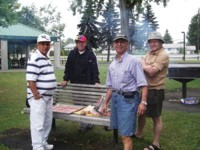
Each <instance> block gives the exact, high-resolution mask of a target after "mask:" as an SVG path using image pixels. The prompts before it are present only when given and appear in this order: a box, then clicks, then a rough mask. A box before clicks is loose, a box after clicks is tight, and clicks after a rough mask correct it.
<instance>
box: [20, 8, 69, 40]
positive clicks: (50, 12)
mask: <svg viewBox="0 0 200 150" xmlns="http://www.w3.org/2000/svg"><path fill="white" fill-rule="evenodd" d="M18 16H19V17H18V18H19V19H18V22H19V23H22V24H25V25H28V26H31V27H33V28H36V29H39V30H42V31H46V32H48V33H51V34H52V35H56V36H59V37H62V36H63V35H64V34H63V31H64V28H65V24H63V23H61V22H60V21H61V15H60V12H57V11H56V7H52V6H51V4H49V5H46V6H43V7H40V8H39V10H38V9H37V8H36V7H35V5H34V4H32V5H31V6H30V7H22V10H21V11H19V12H18Z"/></svg>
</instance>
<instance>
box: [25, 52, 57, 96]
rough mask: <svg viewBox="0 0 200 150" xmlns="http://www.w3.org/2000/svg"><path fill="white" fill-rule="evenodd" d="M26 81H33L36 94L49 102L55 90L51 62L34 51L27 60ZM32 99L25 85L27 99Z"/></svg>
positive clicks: (31, 94)
mask: <svg viewBox="0 0 200 150" xmlns="http://www.w3.org/2000/svg"><path fill="white" fill-rule="evenodd" d="M26 80H27V81H35V82H36V87H37V90H38V92H39V93H40V94H41V95H43V97H44V99H45V100H50V99H51V97H52V95H53V92H54V90H55V88H56V77H55V74H54V69H53V66H52V64H51V61H50V59H49V58H48V57H46V56H44V55H42V54H41V52H40V51H39V50H36V51H35V52H34V53H33V54H32V55H31V56H30V58H29V59H28V62H27V69H26ZM31 97H33V93H32V92H31V90H30V88H29V85H28V83H27V98H28V99H29V98H31Z"/></svg>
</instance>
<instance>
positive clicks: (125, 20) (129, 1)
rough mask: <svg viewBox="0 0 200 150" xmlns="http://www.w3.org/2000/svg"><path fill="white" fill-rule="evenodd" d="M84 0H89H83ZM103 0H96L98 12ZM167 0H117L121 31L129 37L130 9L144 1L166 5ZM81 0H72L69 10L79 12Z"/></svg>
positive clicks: (135, 8)
mask: <svg viewBox="0 0 200 150" xmlns="http://www.w3.org/2000/svg"><path fill="white" fill-rule="evenodd" d="M85 1H86V2H88V1H90V0H85ZM104 1H105V0H96V1H95V4H96V5H95V6H96V10H97V15H98V12H99V11H100V10H101V9H102V8H103V7H102V5H103V4H104ZM167 1H168V0H119V8H120V16H121V17H120V19H121V32H122V33H124V34H126V35H127V36H128V38H129V37H130V34H129V33H130V32H129V16H130V13H132V10H137V11H138V10H141V8H142V7H143V4H144V3H146V2H155V3H156V4H160V3H163V5H164V6H166V4H167ZM83 5H84V3H83V0H72V4H71V10H72V11H73V12H74V14H76V12H77V11H78V12H80V13H81V9H82V8H83Z"/></svg>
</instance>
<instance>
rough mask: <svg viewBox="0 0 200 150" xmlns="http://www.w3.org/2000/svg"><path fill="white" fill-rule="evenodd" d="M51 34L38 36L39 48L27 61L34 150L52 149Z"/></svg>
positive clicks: (52, 72)
mask: <svg viewBox="0 0 200 150" xmlns="http://www.w3.org/2000/svg"><path fill="white" fill-rule="evenodd" d="M50 43H51V39H50V37H49V35H46V34H41V35H39V36H38V38H37V50H36V51H35V52H34V53H33V54H32V55H31V56H30V58H29V60H28V63H27V70H26V80H27V99H28V103H29V105H30V128H31V139H32V146H33V150H50V149H53V145H51V144H48V143H47V139H48V136H49V133H50V130H51V125H52V107H53V98H52V95H53V91H54V90H55V88H56V78H55V74H54V70H53V66H52V64H51V61H50V59H49V58H48V57H47V53H48V51H49V49H50Z"/></svg>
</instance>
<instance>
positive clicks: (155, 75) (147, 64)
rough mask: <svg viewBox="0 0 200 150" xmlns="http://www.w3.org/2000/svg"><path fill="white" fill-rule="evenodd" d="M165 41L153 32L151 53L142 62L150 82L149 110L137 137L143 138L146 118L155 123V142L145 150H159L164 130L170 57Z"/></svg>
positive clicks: (150, 42) (150, 41) (140, 125)
mask: <svg viewBox="0 0 200 150" xmlns="http://www.w3.org/2000/svg"><path fill="white" fill-rule="evenodd" d="M163 43H164V40H163V38H162V36H161V34H160V33H159V32H151V33H150V35H149V38H148V44H149V47H150V50H149V52H148V53H147V54H146V56H145V57H144V59H143V60H142V61H141V64H142V67H143V69H144V72H145V75H146V79H147V82H148V96H147V110H146V113H145V115H140V116H139V119H138V130H137V131H136V133H135V137H137V138H142V130H143V127H144V125H145V118H146V116H147V117H150V118H152V120H153V123H154V139H153V142H152V143H151V144H150V145H149V146H148V147H147V148H145V149H144V150H159V149H160V143H159V141H160V135H161V131H162V128H163V123H162V119H161V112H162V103H163V100H164V96H165V95H164V85H165V79H166V76H167V70H168V64H169V56H168V54H167V52H166V51H165V50H164V48H163V47H162V44H163Z"/></svg>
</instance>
